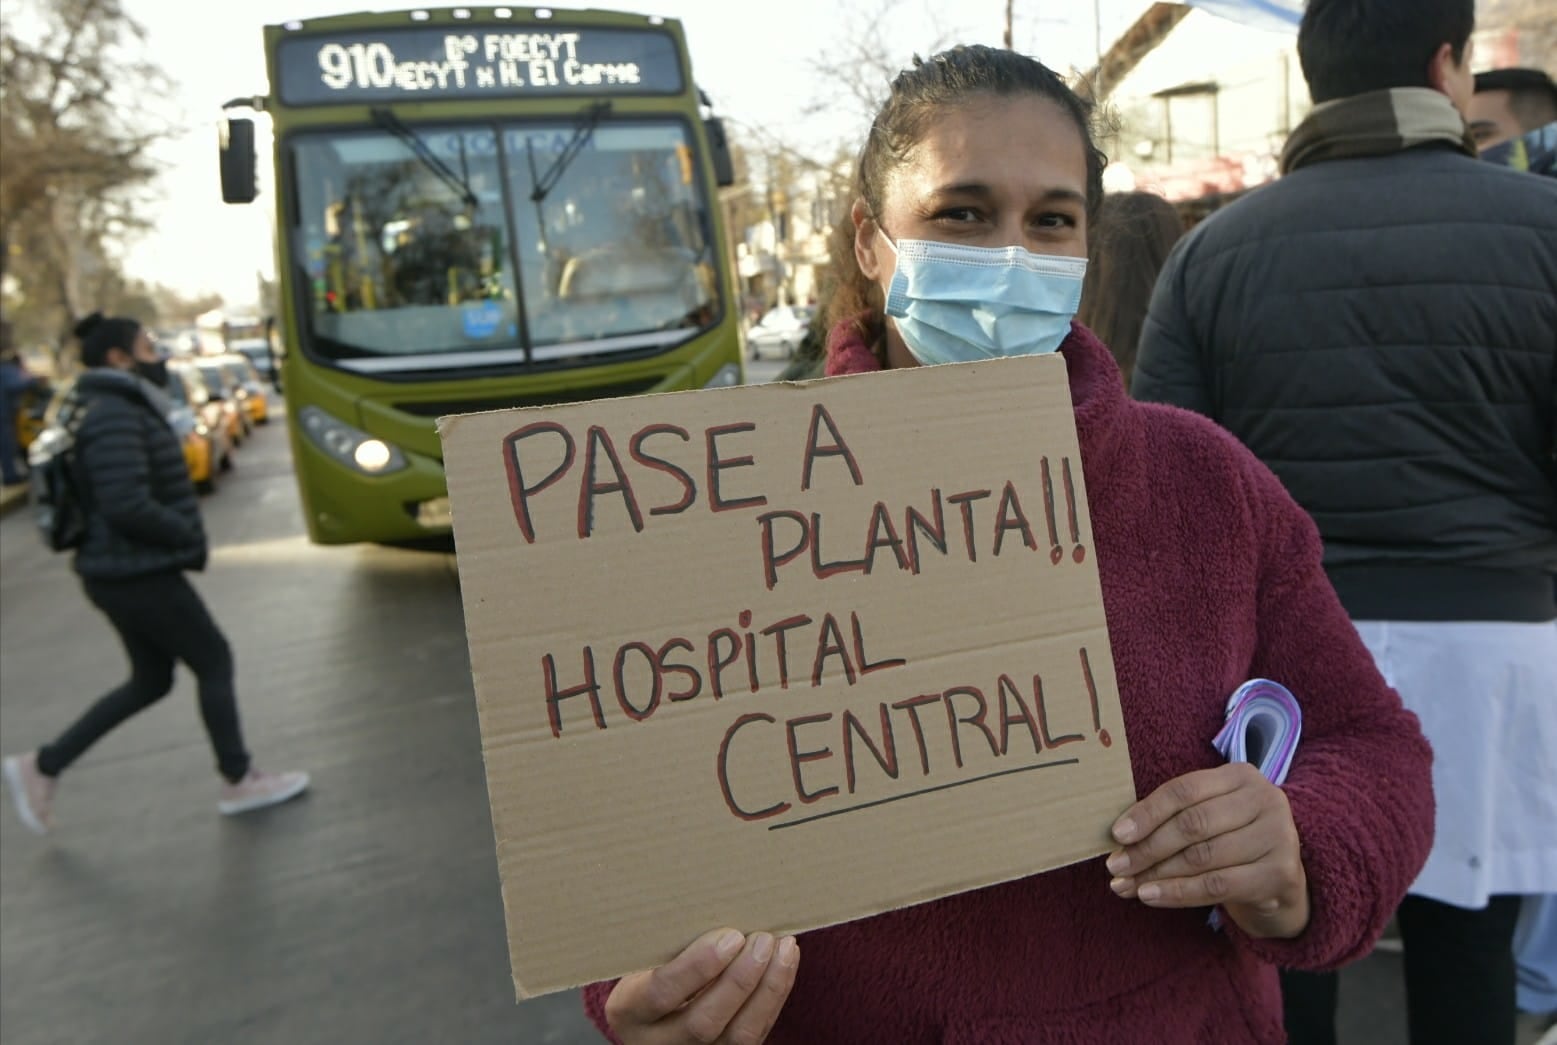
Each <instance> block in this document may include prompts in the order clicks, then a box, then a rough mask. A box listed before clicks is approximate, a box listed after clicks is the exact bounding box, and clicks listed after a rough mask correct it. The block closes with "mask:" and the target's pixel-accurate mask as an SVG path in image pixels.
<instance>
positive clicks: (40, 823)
mask: <svg viewBox="0 0 1557 1045" xmlns="http://www.w3.org/2000/svg"><path fill="white" fill-rule="evenodd" d="M76 333H77V336H79V337H80V338H81V361H82V362H83V363H84V364H85V365H86V366H87V367H88V368H89V369H88V370H87V372H86V373H84V374H83V375H82V376H81V377H80V379H79V380H77V382H76V387H75V389H74V391H73V393H72V396H73V398H74V400H75V401H74V403H72V404H70V405H69V406H68V407H67V409H70V410H72V411H75V412H77V416H78V417H79V424H78V427H77V429H76V440H75V450H74V468H75V475H76V478H77V485H78V488H79V489H80V492H81V499H82V502H83V506H84V508H85V512H86V534H85V538H84V539H83V541H82V543H81V545H80V547H79V548H78V549H77V550H76V560H75V566H76V572H77V573H78V574H80V575H81V582H82V586H83V587H84V588H85V589H86V594H87V598H89V599H90V600H91V601H92V604H93V605H94V606H96V607H97V608H98V609H99V610H101V611H102V612H103V613H104V615H105V616H107V617H108V620H109V623H111V624H112V625H113V627H114V630H115V631H116V632H118V634H119V639H120V641H121V642H123V643H124V648H125V652H126V653H127V654H128V655H129V658H130V678H129V679H128V680H127V681H126V682H125V683H124V684H123V685H121V686H119V687H118V688H116V689H114V690H112V691H111V692H109V693H108V694H107V695H105V696H104V697H102V698H101V699H100V700H99V701H98V702H97V703H96V704H94V705H93V706H92V707H91V708H89V709H87V711H86V713H85V714H84V715H82V716H81V717H80V718H79V719H78V720H77V721H76V722H75V724H74V725H72V726H71V727H70V728H69V729H67V730H66V731H65V732H64V733H63V734H61V735H60V737H59V738H58V739H57V740H55V741H54V742H53V743H52V744H47V745H45V746H43V747H41V748H38V749H37V750H36V751H34V752H31V753H29V754H26V755H17V756H13V757H10V758H7V759H5V761H4V764H3V766H4V777H5V782H6V785H7V787H8V788H9V789H10V791H11V797H12V800H13V802H14V803H15V805H16V811H17V813H18V814H19V815H20V817H21V819H22V822H23V823H24V824H25V825H26V826H27V827H28V828H30V829H31V830H33V831H36V832H38V833H39V834H42V833H44V832H46V831H47V830H48V829H49V827H50V825H51V820H52V810H53V802H54V790H55V785H56V781H57V779H58V777H59V775H60V774H61V773H62V772H64V771H65V769H66V768H67V767H69V766H70V764H71V763H73V762H74V761H75V760H76V759H78V758H80V757H81V755H82V754H84V753H85V752H86V750H87V749H88V748H89V747H91V746H92V745H93V744H95V743H96V742H97V741H98V740H100V739H101V738H102V737H103V736H104V735H105V734H106V733H108V732H109V731H110V730H112V729H113V728H114V727H115V726H117V725H119V724H120V723H121V722H123V721H125V720H126V719H128V718H129V717H130V716H131V715H134V714H135V713H136V712H138V711H143V710H145V709H146V708H148V707H150V706H151V705H152V704H154V703H156V702H157V701H158V700H161V699H162V698H163V697H165V696H166V695H167V694H168V693H169V691H171V690H172V688H173V667H174V664H175V663H176V662H177V661H180V660H182V661H183V662H184V663H186V664H188V665H189V667H190V668H191V669H192V670H193V671H194V673H195V676H196V678H197V679H198V682H199V695H200V714H201V717H202V718H203V719H204V721H205V727H206V732H207V733H208V734H209V735H210V738H211V746H212V747H213V748H214V749H215V751H216V764H217V770H218V771H219V772H220V773H221V775H222V777H223V779H224V780H225V781H226V784H225V786H224V787H223V788H222V790H221V795H220V798H219V800H218V802H217V807H218V808H219V809H220V811H221V812H222V813H224V814H228V815H231V814H235V813H244V812H248V811H250V810H253V809H260V808H263V807H265V806H269V805H275V804H276V803H278V802H284V801H286V800H288V799H290V798H294V797H296V796H297V795H299V794H301V793H302V792H303V791H304V790H305V789H306V788H307V787H308V776H307V774H305V773H279V774H277V773H263V772H260V771H259V770H258V769H256V768H254V766H253V765H252V764H251V762H250V760H249V753H248V751H247V750H246V749H245V747H244V744H243V733H242V730H241V729H240V727H239V723H238V705H237V701H236V699H235V697H234V693H233V660H232V651H231V649H230V648H229V647H228V645H227V640H226V638H225V637H224V636H223V635H222V633H221V630H220V629H219V628H218V627H217V626H216V622H215V621H214V620H212V619H211V614H210V613H209V612H208V611H207V610H206V607H205V604H204V603H203V602H202V601H201V600H200V596H199V595H198V594H197V593H196V592H195V589H194V587H193V586H192V585H191V584H190V583H189V581H188V579H187V578H186V577H185V576H184V572H183V571H185V570H199V569H204V567H205V562H206V537H205V529H204V527H203V526H202V525H201V521H200V506H199V503H198V502H197V500H196V496H195V489H194V486H193V484H192V483H191V482H190V480H189V472H188V470H187V468H186V466H185V464H184V453H183V449H182V447H181V446H180V445H179V441H178V438H177V437H176V436H175V435H174V433H173V430H172V428H171V427H170V426H169V424H168V419H167V418H168V410H169V406H170V404H169V402H168V400H167V398H166V396H165V395H164V394H163V393H162V391H161V388H162V387H163V386H165V385H166V384H167V364H166V360H163V359H161V358H159V356H158V354H157V351H156V349H155V347H153V345H152V343H151V339H150V338H149V337H147V335H146V332H145V331H144V330H143V329H142V328H141V326H140V324H139V323H137V322H136V321H134V320H132V319H105V318H104V317H102V316H100V315H93V316H91V317H89V318H88V319H86V320H83V321H82V323H81V325H80V326H78V327H77V328H76Z"/></svg>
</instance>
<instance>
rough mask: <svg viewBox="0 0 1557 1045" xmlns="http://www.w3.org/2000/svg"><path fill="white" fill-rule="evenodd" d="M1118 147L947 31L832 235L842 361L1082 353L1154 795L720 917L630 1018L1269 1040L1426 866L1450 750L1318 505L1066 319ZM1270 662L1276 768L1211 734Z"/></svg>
mask: <svg viewBox="0 0 1557 1045" xmlns="http://www.w3.org/2000/svg"><path fill="white" fill-rule="evenodd" d="M1104 162H1105V161H1104V159H1103V157H1102V154H1101V153H1100V152H1099V151H1098V150H1097V149H1096V148H1095V147H1094V145H1093V144H1092V138H1091V128H1090V114H1089V112H1088V110H1087V108H1086V106H1085V104H1084V103H1083V102H1082V101H1081V100H1080V99H1078V98H1077V97H1076V95H1075V94H1074V93H1072V91H1071V90H1070V89H1069V88H1068V87H1067V86H1066V85H1065V83H1064V81H1063V80H1062V79H1060V77H1059V76H1057V75H1056V74H1055V73H1054V72H1052V71H1051V70H1049V69H1048V68H1046V67H1044V66H1042V65H1040V64H1039V63H1038V62H1036V61H1033V60H1032V59H1030V58H1026V57H1023V56H1021V55H1018V54H1016V53H1015V52H1013V51H1008V50H998V49H995V48H989V47H958V48H954V49H952V50H950V51H946V52H944V53H942V54H938V55H936V56H934V57H932V58H930V59H929V60H926V61H918V62H916V64H915V65H914V67H913V68H911V69H908V70H906V71H904V72H903V73H901V74H900V75H899V76H898V77H897V79H896V80H895V81H894V82H893V84H892V90H891V95H890V98H889V100H888V101H887V103H886V105H885V106H884V108H883V109H882V111H881V112H880V114H879V115H877V117H876V119H875V121H874V123H873V124H872V127H871V130H870V134H869V137H868V138H867V141H866V145H865V147H864V150H863V152H862V154H861V157H860V163H859V173H858V175H857V178H856V183H855V189H856V202H855V203H854V207H853V211H852V214H851V219H852V220H851V222H850V226H851V228H852V230H853V233H854V235H853V238H852V240H850V241H848V242H847V243H846V245H845V249H844V251H843V252H841V253H840V254H839V255H838V256H836V257H835V258H834V272H835V274H836V275H837V277H838V279H839V280H840V285H839V286H838V288H837V290H836V292H835V293H834V294H833V295H832V297H831V308H832V313H833V318H834V320H835V323H834V326H833V328H832V332H831V335H830V338H829V342H828V346H827V373H828V374H829V375H840V374H866V373H870V372H873V371H881V370H884V369H895V368H904V367H914V366H919V365H923V364H934V363H941V362H947V363H952V362H959V361H970V360H980V359H988V358H989V357H992V356H1009V355H1036V354H1045V353H1050V352H1056V351H1057V352H1059V353H1060V355H1061V357H1062V358H1063V359H1064V362H1065V365H1066V370H1067V373H1068V382H1069V389H1070V394H1071V399H1072V401H1073V403H1074V408H1075V420H1076V426H1077V430H1078V434H1079V438H1080V445H1081V454H1082V457H1083V459H1084V461H1085V471H1086V481H1087V483H1086V485H1087V493H1088V499H1089V508H1090V513H1091V519H1092V525H1093V528H1094V543H1095V544H1096V548H1097V559H1098V569H1099V572H1100V577H1101V584H1102V594H1103V602H1104V607H1105V611H1106V613H1107V616H1108V625H1109V633H1110V642H1111V645H1112V647H1113V653H1114V662H1115V668H1116V674H1117V676H1118V679H1119V693H1120V700H1121V706H1122V708H1123V712H1124V716H1125V723H1126V727H1127V729H1128V732H1129V747H1130V759H1131V764H1132V769H1133V772H1134V777H1135V782H1136V787H1137V789H1138V794H1140V795H1141V796H1142V799H1141V801H1138V802H1137V803H1135V804H1134V805H1132V806H1131V807H1130V808H1128V809H1124V810H1121V811H1120V814H1121V815H1120V817H1119V819H1118V820H1117V821H1115V823H1114V824H1113V825H1112V831H1113V837H1114V839H1115V840H1116V842H1117V843H1118V848H1117V849H1116V850H1115V851H1114V852H1113V853H1112V854H1110V855H1109V857H1108V858H1107V859H1106V860H1104V859H1101V858H1100V859H1096V860H1088V861H1085V862H1082V863H1078V864H1076V865H1073V866H1070V867H1066V868H1062V869H1059V870H1055V871H1050V872H1048V873H1045V874H1039V875H1034V876H1032V877H1028V878H1025V879H1021V880H1018V881H1014V882H1009V883H1006V884H1003V885H997V886H992V887H990V888H986V889H979V890H974V891H972V892H968V893H965V894H962V895H958V896H952V897H948V898H945V899H941V900H936V901H933V902H930V903H925V904H920V905H917V906H913V907H908V908H905V909H902V910H897V911H892V912H890V913H887V914H882V915H879V916H876V917H873V918H866V919H861V920H859V921H856V922H853V923H849V924H845V925H839V926H834V927H831V928H827V929H821V930H817V931H815V932H810V933H806V934H804V935H803V936H802V937H800V938H799V939H798V940H797V939H795V938H793V937H784V938H781V939H775V938H774V937H773V935H771V934H770V933H767V932H762V931H753V932H752V934H751V935H750V936H747V935H744V934H743V933H742V932H741V931H737V930H734V929H725V930H714V931H711V932H709V933H708V934H706V935H705V936H703V937H702V938H700V939H699V940H697V941H695V942H692V943H691V944H690V945H689V946H688V947H687V948H686V950H685V951H683V952H682V953H681V955H680V956H678V957H676V958H674V959H672V960H671V961H670V962H668V963H667V964H665V965H664V966H662V967H660V968H659V969H656V970H653V971H649V972H643V973H638V974H634V975H631V976H627V977H624V978H623V979H621V980H620V981H617V982H615V983H600V984H595V985H592V986H590V987H588V988H586V989H585V992H584V996H585V1004H586V1007H587V1010H588V1012H589V1014H590V1016H591V1018H592V1019H593V1020H594V1021H595V1023H596V1024H597V1025H598V1026H599V1027H600V1028H601V1029H602V1030H603V1031H605V1032H606V1033H607V1034H609V1035H610V1036H611V1038H612V1040H613V1041H617V1042H623V1043H628V1045H636V1043H639V1042H653V1043H672V1042H689V1041H698V1042H713V1041H718V1042H746V1043H752V1042H758V1041H762V1040H764V1039H768V1040H771V1041H773V1042H785V1043H797V1045H799V1043H806V1045H810V1043H815V1042H927V1041H958V1042H1037V1041H1054V1042H1061V1041H1063V1042H1112V1041H1119V1042H1151V1043H1152V1045H1190V1043H1194V1045H1201V1043H1205V1042H1260V1043H1272V1045H1274V1043H1276V1042H1280V1041H1282V1040H1283V1039H1284V1035H1283V1032H1282V1027H1281V1013H1280V999H1279V992H1278V988H1277V984H1276V974H1275V972H1274V969H1273V964H1272V963H1279V964H1288V965H1295V966H1298V967H1305V968H1325V967H1329V966H1332V965H1335V964H1337V963H1340V962H1344V961H1348V960H1350V959H1352V958H1355V957H1358V956H1360V955H1362V954H1365V953H1367V951H1368V949H1369V948H1370V947H1371V946H1372V945H1373V942H1374V940H1375V939H1376V938H1377V937H1378V934H1379V932H1380V931H1381V930H1382V929H1383V926H1384V922H1385V920H1386V919H1387V918H1388V916H1389V912H1390V910H1391V909H1392V908H1393V907H1394V905H1395V903H1396V902H1397V901H1398V900H1399V898H1400V897H1401V896H1402V895H1404V892H1405V889H1406V886H1407V885H1408V884H1409V883H1410V881H1411V879H1412V878H1413V877H1414V876H1415V875H1416V873H1417V870H1418V868H1419V867H1420V865H1421V861H1422V859H1423V858H1424V856H1425V854H1426V853H1427V850H1428V847H1429V844H1430V834H1429V831H1430V827H1431V822H1432V802H1433V798H1432V792H1431V788H1430V785H1429V778H1430V759H1431V755H1430V752H1429V750H1428V748H1427V745H1426V742H1425V740H1424V739H1423V737H1422V735H1421V733H1420V730H1419V727H1418V726H1417V724H1416V722H1415V720H1414V719H1413V718H1412V716H1411V715H1410V714H1409V713H1408V712H1406V711H1405V710H1404V709H1403V708H1402V707H1401V704H1400V700H1399V698H1398V697H1397V696H1396V695H1395V694H1394V693H1393V692H1392V691H1391V690H1390V688H1389V687H1388V685H1386V683H1385V682H1384V680H1383V679H1382V678H1381V677H1380V675H1379V673H1378V670H1377V669H1376V668H1375V667H1374V666H1373V662H1372V660H1371V659H1370V658H1369V657H1368V654H1367V650H1366V649H1365V648H1364V647H1363V645H1362V643H1361V642H1360V641H1359V640H1358V637H1357V633H1356V631H1355V630H1354V629H1353V628H1352V626H1351V624H1350V622H1349V621H1348V620H1347V618H1346V615H1345V613H1344V611H1343V610H1342V609H1341V606H1340V603H1339V602H1338V601H1337V600H1336V597H1335V593H1334V591H1333V590H1332V589H1331V587H1330V585H1329V583H1328V582H1327V581H1326V580H1325V576H1324V573H1323V570H1322V569H1321V566H1320V558H1319V556H1320V545H1319V538H1318V534H1317V533H1316V532H1315V530H1314V527H1313V524H1312V522H1310V521H1309V519H1308V518H1307V517H1306V516H1305V515H1304V514H1303V512H1302V511H1301V510H1300V509H1299V508H1298V507H1297V505H1295V504H1294V503H1293V502H1292V500H1291V498H1290V497H1288V496H1287V494H1286V492H1285V491H1284V490H1283V489H1282V488H1281V484H1280V483H1279V482H1277V481H1276V479H1275V477H1274V476H1272V475H1271V474H1270V472H1269V471H1268V470H1267V469H1265V468H1264V467H1263V466H1261V465H1260V464H1259V462H1257V461H1256V460H1255V459H1254V458H1253V456H1252V455H1251V454H1249V453H1248V452H1247V451H1246V450H1245V449H1244V448H1242V447H1240V446H1239V445H1238V444H1237V443H1236V442H1235V441H1234V440H1232V439H1229V438H1228V437H1227V436H1226V434H1225V433H1223V432H1221V431H1219V430H1218V429H1217V428H1216V427H1215V426H1214V425H1212V424H1211V423H1210V422H1208V421H1206V420H1204V419H1202V418H1196V417H1193V416H1191V415H1189V414H1186V413H1184V412H1182V411H1177V410H1166V409H1162V408H1160V407H1154V406H1145V405H1142V404H1139V403H1136V402H1133V401H1132V400H1131V399H1130V398H1129V397H1128V396H1127V395H1126V394H1125V389H1124V384H1123V382H1122V381H1121V380H1120V377H1119V368H1118V367H1117V366H1116V365H1115V363H1114V359H1113V356H1112V355H1111V354H1110V353H1109V350H1108V349H1107V348H1106V347H1105V346H1104V345H1103V344H1102V343H1101V342H1099V341H1098V339H1097V338H1096V337H1095V336H1094V335H1093V334H1092V333H1091V332H1090V331H1088V330H1087V329H1086V328H1085V327H1083V326H1081V325H1080V324H1079V323H1074V322H1073V319H1072V317H1073V315H1074V313H1075V310H1076V306H1077V304H1078V302H1079V298H1080V293H1081V277H1082V270H1083V269H1084V267H1085V258H1086V252H1087V225H1088V223H1089V221H1090V220H1091V217H1092V215H1093V214H1094V213H1095V211H1096V207H1097V205H1098V203H1099V202H1100V200H1101V198H1102V170H1103V164H1104ZM934 369H935V368H934V367H932V373H933V372H934ZM878 379H879V378H864V380H878ZM882 394H883V395H890V394H891V390H890V385H888V384H886V383H885V382H883V384H882ZM925 437H926V438H933V437H934V433H933V432H927V433H926V434H925ZM906 452H911V450H910V451H906ZM1206 520H1215V524H1214V525H1207V522H1206ZM926 610H927V611H928V612H934V607H926ZM1250 677H1265V678H1272V679H1277V680H1280V681H1282V682H1283V683H1284V684H1285V685H1287V686H1288V687H1289V688H1290V689H1292V690H1293V691H1294V692H1295V693H1296V694H1298V697H1299V699H1300V700H1301V701H1302V702H1303V740H1302V746H1301V748H1300V749H1299V751H1298V753H1297V756H1296V759H1295V761H1294V763H1293V765H1292V769H1291V775H1290V776H1289V777H1288V778H1287V780H1286V783H1285V785H1284V786H1282V787H1277V786H1276V785H1275V784H1273V783H1271V782H1270V781H1269V780H1267V779H1266V778H1265V777H1264V776H1262V775H1261V774H1260V772H1259V770H1257V769H1255V768H1254V767H1253V766H1251V765H1249V764H1247V763H1239V764H1234V765H1229V764H1226V763H1222V762H1221V760H1220V759H1219V757H1218V756H1217V753H1216V751H1215V749H1214V748H1213V747H1212V744H1211V738H1212V737H1213V736H1214V735H1215V733H1216V732H1217V730H1218V728H1219V727H1220V726H1221V724H1222V721H1223V717H1224V713H1225V708H1226V701H1227V697H1228V694H1229V693H1231V692H1232V691H1233V690H1234V689H1235V688H1236V687H1237V686H1238V685H1240V684H1241V683H1242V682H1244V681H1245V680H1247V679H1249V678H1250ZM1381 778H1382V779H1384V780H1387V781H1388V786H1379V781H1380V779H1381ZM922 842H923V844H925V845H928V846H934V845H936V844H937V840H936V839H934V838H926V839H923V840H922ZM657 887H658V888H664V889H674V888H675V885H674V883H662V884H661V885H659V886H657ZM1217 905H1219V906H1220V908H1221V910H1222V911H1223V912H1224V914H1225V923H1224V928H1223V929H1221V930H1217V929H1213V928H1212V927H1211V926H1210V925H1208V924H1207V914H1208V912H1207V908H1209V907H1212V906H1217ZM746 928H747V929H750V930H760V929H762V928H763V927H761V926H749V927H746Z"/></svg>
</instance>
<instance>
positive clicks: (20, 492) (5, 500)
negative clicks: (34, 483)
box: [0, 483, 27, 515]
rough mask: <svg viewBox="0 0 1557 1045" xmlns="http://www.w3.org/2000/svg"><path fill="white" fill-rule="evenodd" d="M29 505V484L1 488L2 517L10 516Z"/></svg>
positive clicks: (0, 512)
mask: <svg viewBox="0 0 1557 1045" xmlns="http://www.w3.org/2000/svg"><path fill="white" fill-rule="evenodd" d="M26 503H27V484H26V483H16V484H15V485H13V486H0V515H9V514H11V513H12V512H14V511H15V510H16V509H18V508H20V507H22V506H23V505H25V504H26Z"/></svg>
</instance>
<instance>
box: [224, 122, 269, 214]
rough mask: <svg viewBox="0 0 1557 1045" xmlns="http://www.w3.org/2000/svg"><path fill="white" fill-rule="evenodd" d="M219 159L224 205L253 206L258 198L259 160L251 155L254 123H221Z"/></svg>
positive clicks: (252, 153)
mask: <svg viewBox="0 0 1557 1045" xmlns="http://www.w3.org/2000/svg"><path fill="white" fill-rule="evenodd" d="M218 144H219V146H220V152H219V158H220V163H221V172H222V202H223V203H253V202H254V199H255V197H256V196H258V195H259V177H258V159H257V157H256V156H255V152H254V121H253V120H246V119H236V120H235V119H227V120H224V121H223V122H222V127H221V136H220V141H219V142H218Z"/></svg>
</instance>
